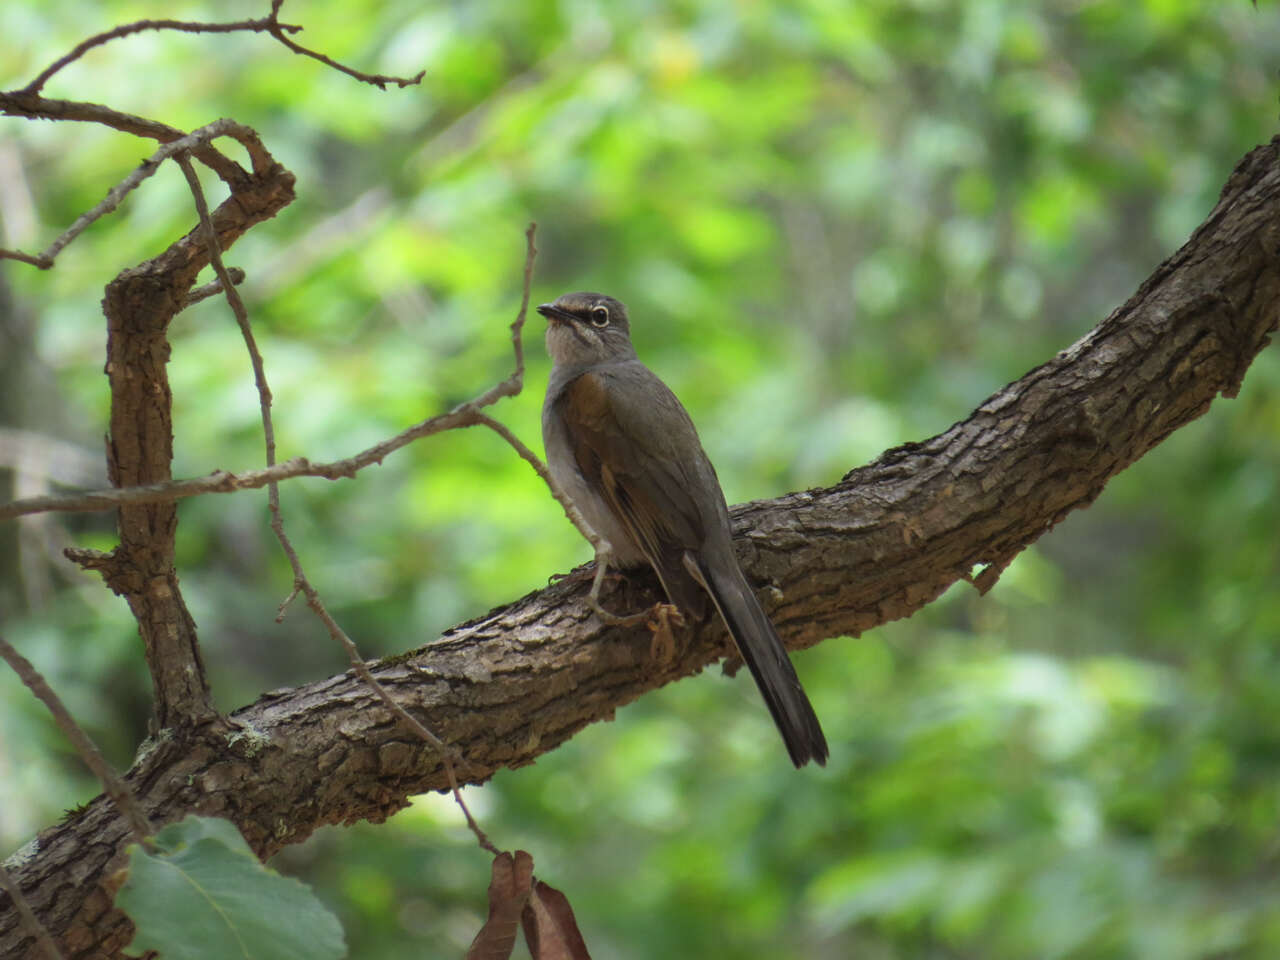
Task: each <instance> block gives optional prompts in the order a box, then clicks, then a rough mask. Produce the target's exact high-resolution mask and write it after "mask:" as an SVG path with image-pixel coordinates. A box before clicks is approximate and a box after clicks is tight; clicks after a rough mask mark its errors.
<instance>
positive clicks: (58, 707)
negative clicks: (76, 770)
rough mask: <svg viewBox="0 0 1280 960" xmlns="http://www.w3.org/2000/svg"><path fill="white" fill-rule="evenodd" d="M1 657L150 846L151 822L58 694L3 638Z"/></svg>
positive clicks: (133, 829) (28, 661)
mask: <svg viewBox="0 0 1280 960" xmlns="http://www.w3.org/2000/svg"><path fill="white" fill-rule="evenodd" d="M0 657H2V658H3V659H4V661H5V662H6V663H8V664H9V666H10V667H12V668H13V671H14V673H16V674H17V675H18V677H19V679H21V680H22V682H23V683H24V684H26V687H27V689H28V690H30V691H31V692H32V693H34V694H35V695H36V697H37V698H38V699H39V700H40V702H41V703H43V704H44V705H45V706H46V707H48V708H49V712H50V713H51V714H53V722H54V723H56V724H57V725H58V729H59V730H61V731H62V733H63V735H64V736H65V737H66V738H67V739H68V740H70V741H71V745H72V746H73V747H75V749H76V753H78V754H80V759H82V760H83V761H84V762H85V765H86V766H87V767H88V768H89V769H90V770H92V771H93V774H94V776H96V777H97V778H98V779H99V780H100V781H101V782H102V788H103V790H104V791H106V794H107V796H109V797H110V798H111V800H112V802H113V803H114V804H115V805H116V807H117V808H118V809H119V810H120V814H121V815H122V816H123V817H124V819H125V822H126V823H128V824H129V827H130V829H131V830H132V831H133V835H134V836H135V837H136V838H137V840H138V842H139V843H142V844H149V843H150V840H148V839H147V838H148V837H149V836H150V835H151V832H152V829H151V821H150V820H148V819H147V815H146V814H145V813H144V812H143V811H142V808H141V807H140V806H138V801H137V800H136V799H134V796H133V794H132V793H131V792H130V791H129V788H128V787H126V786H125V785H124V781H123V780H121V779H120V778H119V777H118V776H117V775H116V773H115V771H114V770H112V769H111V765H110V764H108V763H107V761H106V759H105V758H104V757H103V756H102V754H101V753H100V752H99V750H98V748H97V747H96V746H95V745H94V743H93V741H92V740H90V739H89V735H88V734H87V733H85V732H84V731H83V730H82V729H81V728H80V725H79V724H78V723H76V721H75V718H74V717H72V716H71V714H70V712H69V711H68V710H67V708H66V706H65V705H64V704H63V703H62V701H61V700H60V699H59V698H58V695H57V694H56V693H54V692H53V690H52V688H50V686H49V684H47V683H46V682H45V679H44V677H42V676H41V675H40V672H39V671H38V670H36V668H35V667H33V666H32V665H31V661H30V660H28V659H27V658H26V657H24V656H23V655H22V654H20V653H19V652H18V651H17V650H15V649H14V648H13V645H12V644H10V643H9V641H8V640H6V639H5V638H4V637H0Z"/></svg>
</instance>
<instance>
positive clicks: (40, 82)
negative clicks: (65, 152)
mask: <svg viewBox="0 0 1280 960" xmlns="http://www.w3.org/2000/svg"><path fill="white" fill-rule="evenodd" d="M301 29H302V28H301V27H299V26H295V25H293V24H289V23H280V22H279V21H278V20H277V19H276V11H275V10H272V12H271V16H270V17H264V18H263V19H261V20H238V21H236V22H235V23H193V22H190V21H186V20H138V21H136V22H134V23H126V24H124V25H123V26H119V27H116V28H115V29H114V30H107V31H105V32H104V33H99V34H95V35H94V36H92V37H90V38H89V39H88V40H84V41H82V42H81V43H79V44H77V45H76V47H75V48H74V49H73V50H72V51H71V52H70V53H68V54H66V55H65V56H62V57H59V58H58V59H57V60H55V61H54V62H53V63H51V64H50V65H49V66H48V67H46V68H45V69H44V70H43V71H41V73H40V75H39V76H37V77H36V78H35V79H34V80H32V81H31V82H30V83H29V84H27V85H26V86H25V87H23V88H22V92H23V93H33V94H34V93H39V92H40V88H41V87H43V86H44V85H45V84H46V83H48V82H49V78H50V77H52V76H53V75H54V74H55V73H57V72H58V71H59V70H61V69H62V68H63V67H65V66H67V65H68V64H70V63H74V62H75V61H76V60H79V59H80V58H81V57H82V56H84V55H85V54H86V53H88V52H89V51H90V50H92V49H93V48H94V47H100V46H102V45H103V44H104V43H108V42H110V41H111V40H118V39H119V38H120V37H127V36H130V35H131V34H135V33H141V32H142V31H144V30H180V31H182V32H183V33H235V32H237V31H241V30H252V31H255V32H258V33H264V32H266V33H274V32H275V31H276V30H282V31H284V30H287V31H288V32H289V33H297V32H298V31H299V30H301Z"/></svg>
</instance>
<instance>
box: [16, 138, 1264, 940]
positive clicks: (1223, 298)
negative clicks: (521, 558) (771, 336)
mask: <svg viewBox="0 0 1280 960" xmlns="http://www.w3.org/2000/svg"><path fill="white" fill-rule="evenodd" d="M1278 161H1280V140H1278V141H1273V142H1272V143H1271V144H1269V145H1267V146H1263V147H1259V148H1258V149H1256V150H1254V151H1253V152H1252V153H1250V154H1249V155H1248V156H1247V157H1246V158H1245V159H1244V160H1243V161H1242V162H1241V163H1240V165H1239V167H1238V168H1237V169H1236V171H1235V173H1234V174H1233V175H1232V177H1231V179H1230V180H1229V181H1228V183H1227V185H1226V187H1225V188H1224V190H1223V194H1222V197H1221V199H1220V200H1219V202H1218V204H1217V206H1216V207H1215V208H1214V210H1213V212H1212V213H1211V214H1210V216H1209V218H1208V219H1207V220H1206V221H1205V223H1204V224H1203V225H1202V226H1201V227H1200V228H1199V229H1198V230H1197V231H1196V232H1195V234H1194V235H1193V236H1192V238H1191V239H1190V240H1189V241H1188V243H1187V244H1186V245H1185V246H1184V247H1183V248H1182V249H1181V250H1179V251H1178V252H1177V253H1176V254H1174V255H1173V256H1172V257H1170V258H1169V259H1168V260H1167V261H1166V262H1165V263H1163V264H1162V265H1161V266H1160V267H1159V268H1158V269H1157V270H1156V271H1155V273H1154V274H1153V275H1152V276H1151V277H1150V278H1149V279H1148V280H1147V281H1146V282H1145V283H1144V284H1143V285H1142V287H1141V288H1140V289H1139V290H1138V291H1137V293H1135V294H1134V296H1133V297H1132V298H1131V299H1130V300H1129V301H1128V302H1127V303H1126V304H1124V306H1122V307H1120V308H1119V309H1118V310H1116V311H1115V312H1114V313H1113V314H1112V315H1111V316H1109V317H1108V318H1107V319H1106V320H1104V321H1103V322H1102V323H1101V324H1099V325H1098V327H1096V328H1095V329H1094V330H1093V331H1091V332H1090V333H1089V334H1087V335H1086V336H1085V337H1083V338H1082V339H1081V340H1080V341H1078V342H1077V343H1075V344H1074V345H1072V346H1071V347H1069V348H1068V349H1066V350H1064V351H1062V352H1061V353H1059V354H1058V355H1057V356H1056V357H1054V358H1053V359H1052V360H1050V361H1049V362H1048V363H1046V364H1044V365H1042V366H1040V367H1037V368H1036V369H1034V370H1032V371H1031V372H1029V373H1028V374H1027V375H1026V376H1024V377H1023V378H1021V379H1020V380H1018V381H1017V382H1015V383H1012V384H1010V385H1008V386H1007V387H1004V388H1003V389H1001V390H999V391H998V392H996V393H995V394H994V395H993V396H991V397H990V398H989V399H988V400H987V401H986V402H985V403H983V404H982V405H981V406H980V407H979V408H978V409H977V410H976V411H974V412H973V414H972V415H971V416H970V417H968V418H967V419H966V420H964V421H962V422H959V423H957V424H955V425H954V426H953V427H951V428H950V429H949V430H947V431H946V432H944V433H942V434H940V435H938V436H937V437H934V438H932V439H930V440H927V441H924V442H922V443H913V444H907V445H905V446H902V447H898V448H895V449H893V450H890V451H888V452H886V453H885V454H883V455H882V456H881V457H880V458H879V459H877V460H876V461H875V462H874V463H871V464H870V465H868V466H865V467H861V468H859V469H857V470H854V471H852V472H850V473H849V474H848V475H847V476H846V477H845V478H844V479H843V480H841V481H840V482H839V483H838V484H836V485H835V486H832V487H830V488H827V489H821V490H810V491H804V492H798V493H793V494H790V495H788V496H785V497H781V498H778V499H776V500H770V501H762V502H757V503H751V504H747V505H744V506H741V507H739V508H737V509H735V510H734V512H733V513H734V523H735V530H736V533H737V536H738V541H737V542H738V546H739V548H740V553H741V556H742V558H743V561H744V566H745V568H746V570H747V572H748V574H749V575H750V576H752V577H754V578H755V579H756V580H757V581H767V582H771V583H772V584H774V585H775V586H776V587H777V590H776V591H769V592H768V593H769V595H768V596H766V598H765V599H766V605H767V606H768V608H769V609H770V612H771V614H772V616H773V617H774V618H775V621H776V623H777V625H778V629H779V632H780V634H781V635H782V636H783V638H784V639H785V640H786V642H787V643H788V644H789V645H790V646H792V647H805V646H810V645H812V644H815V643H817V642H819V641H820V640H822V639H824V638H826V637H831V636H836V635H840V634H854V635H856V634H857V633H859V632H860V631H862V630H866V629H868V628H870V627H873V626H876V625H878V624H881V623H884V622H886V621H889V620H893V619H897V618H900V617H905V616H908V615H910V614H911V613H913V612H914V611H915V610H917V609H919V608H920V607H921V606H923V605H924V604H926V603H928V602H929V601H930V600H932V599H933V598H934V597H936V596H938V595H939V594H940V593H941V592H942V591H943V590H945V589H946V588H947V587H948V586H949V585H950V584H951V583H953V582H955V580H957V579H961V578H964V579H969V578H970V577H971V575H972V573H973V571H974V570H975V568H976V567H978V566H982V571H981V572H980V573H978V574H977V576H976V577H973V582H974V584H975V586H976V587H977V588H978V589H980V590H984V591H985V590H987V589H989V588H990V587H991V586H992V585H993V584H994V583H995V581H996V579H997V578H998V576H999V573H1000V571H1001V570H1003V569H1004V568H1005V566H1007V564H1008V563H1009V561H1010V560H1011V559H1012V558H1013V557H1014V556H1015V555H1016V554H1017V553H1018V552H1019V551H1020V550H1021V549H1022V548H1024V547H1025V546H1027V545H1028V544H1030V543H1032V542H1033V541H1035V540H1036V539H1037V538H1039V537H1040V536H1041V535H1043V534H1044V533H1046V532H1047V531H1048V530H1050V529H1052V527H1053V526H1054V525H1055V524H1057V523H1058V522H1059V521H1060V520H1062V519H1063V517H1065V516H1066V514H1067V513H1068V512H1069V511H1071V510H1072V509H1075V508H1077V507H1082V506H1087V505H1088V504H1090V503H1091V502H1092V501H1093V500H1094V499H1095V498H1096V497H1097V496H1098V494H1099V493H1100V492H1101V490H1102V488H1103V486H1104V485H1105V483H1106V482H1107V480H1108V479H1109V478H1110V477H1112V476H1114V475H1115V474H1116V473H1118V472H1119V471H1120V470H1122V469H1124V468H1125V467H1126V466H1128V465H1129V464H1130V463H1132V462H1134V461H1135V460H1137V459H1138V458H1139V457H1141V456H1142V455H1143V454H1144V453H1146V452H1147V451H1148V450H1150V449H1151V448H1152V447H1154V446H1156V445H1157V444H1158V443H1160V441H1161V440H1163V439H1164V438H1165V437H1166V436H1168V435H1169V434H1170V433H1171V432H1172V431H1173V430H1175V429H1177V428H1178V427H1179V426H1181V425H1182V424H1185V423H1187V422H1189V421H1190V420H1192V419H1194V418H1196V417H1198V416H1200V415H1201V414H1203V413H1204V412H1205V411H1206V410H1207V409H1208V407H1209V404H1210V403H1211V401H1212V400H1213V399H1214V398H1215V397H1216V396H1217V395H1218V394H1223V395H1224V396H1228V397H1230V396H1234V395H1235V394H1236V392H1237V391H1238V390H1239V388H1240V384H1241V380H1242V378H1243V376H1244V373H1245V371H1246V369H1247V368H1248V366H1249V364H1250V363H1251V362H1252V360H1253V358H1254V357H1255V356H1256V355H1257V353H1258V352H1259V351H1260V350H1261V349H1262V348H1263V347H1264V346H1265V345H1266V344H1267V343H1268V339H1269V338H1268V335H1269V333H1270V332H1271V331H1273V330H1274V329H1275V328H1276V326H1277V322H1278V319H1280V257H1277V253H1278V252H1280V231H1278V225H1280V162H1278ZM585 589H586V587H585V584H583V583H580V582H563V583H559V584H556V585H554V586H551V587H549V588H547V589H546V590H542V591H539V592H537V593H533V594H530V595H528V596H526V597H523V598H521V599H520V600H517V601H515V602H513V603H511V604H508V605H506V606H503V607H501V608H499V609H496V610H494V611H492V612H490V613H489V614H487V615H485V616H484V617H481V618H479V619H477V620H475V621H472V622H470V623H466V624H462V625H460V626H458V627H456V628H454V629H452V630H450V631H448V632H447V633H446V634H445V635H444V636H442V637H441V638H439V639H438V640H436V641H434V642H432V643H430V644H428V645H426V646H424V647H422V648H419V649H417V650H414V651H411V652H410V653H408V654H405V655H403V656H400V657H396V658H391V659H389V660H386V661H383V662H381V663H380V664H378V665H377V666H376V667H375V669H374V673H375V675H376V676H377V677H378V679H379V680H381V681H382V682H383V683H384V684H386V685H387V686H388V687H389V688H390V689H391V690H392V692H393V693H394V694H395V696H396V697H397V698H398V699H399V700H400V701H401V702H402V703H403V704H404V705H405V706H406V707H407V708H408V709H409V710H410V711H411V712H413V713H414V714H415V715H416V716H418V717H420V718H421V719H422V721H423V722H424V723H425V724H427V726H429V727H430V728H431V729H432V730H434V731H435V732H436V733H437V734H438V735H439V736H441V737H442V738H443V739H444V740H446V741H448V742H450V743H453V744H455V745H457V747H458V748H459V749H460V751H461V753H462V755H463V756H464V757H465V760H464V761H463V763H462V765H461V767H460V768H459V770H458V774H459V776H460V777H461V778H463V779H465V780H467V781H469V782H481V781H484V780H486V779H487V778H488V777H490V776H492V775H493V773H494V772H495V771H496V770H498V769H500V768H502V767H518V766H521V765H523V764H526V763H529V762H531V761H532V760H534V759H535V758H536V757H537V756H539V755H540V754H542V753H544V752H546V751H548V750H551V749H553V748H554V747H556V746H557V745H558V744H560V743H562V742H563V741H564V740H566V739H567V738H568V737H570V736H572V735H573V734H574V733H575V732H576V731H578V730H580V729H581V728H582V727H584V726H585V725H586V724H588V723H592V722H595V721H597V720H601V719H606V718H608V717H610V716H612V714H613V712H614V711H615V710H616V709H617V708H618V707H620V706H622V705H624V704H626V703H628V702H630V701H632V700H634V699H635V698H637V697H639V696H641V695H643V694H644V693H645V692H647V691H649V690H652V689H654V688H656V687H659V686H661V685H663V684H665V683H668V682H670V681H672V680H675V679H678V678H680V677H683V676H687V675H689V674H691V673H695V672H697V671H699V670H701V669H702V668H703V667H705V666H707V665H708V664H709V663H711V662H712V661H714V660H716V659H717V658H719V657H721V656H722V655H723V654H724V653H725V650H726V648H725V645H724V637H723V633H722V631H721V630H720V629H719V628H718V627H717V626H715V625H710V626H707V627H705V628H703V629H702V630H700V631H699V632H697V633H696V634H695V635H694V637H693V638H692V640H691V641H690V642H689V643H687V644H685V645H683V646H682V647H681V649H679V650H678V651H677V652H676V654H675V656H674V657H673V658H672V659H670V660H668V661H665V662H664V661H657V660H655V658H654V656H653V654H652V651H651V643H650V634H649V633H648V631H647V630H645V629H644V628H643V627H640V628H636V629H624V630H620V629H616V628H608V627H603V626H601V625H600V623H599V622H598V621H597V620H596V619H595V618H594V617H593V616H592V615H591V614H590V613H589V612H588V610H587V607H586V604H585V602H584V593H585ZM618 589H621V590H627V589H631V588H629V587H626V586H624V587H621V588H618ZM636 589H637V590H638V591H639V593H640V594H642V596H637V595H636V593H635V592H632V593H630V594H629V595H628V599H629V601H630V602H631V603H634V604H636V605H638V604H640V603H643V602H651V601H653V600H654V599H656V593H655V585H654V584H653V583H652V582H645V581H644V580H640V581H639V582H638V586H636ZM609 602H610V603H612V604H613V605H614V606H615V608H616V607H618V606H619V605H620V604H622V603H623V601H622V599H621V595H619V596H615V597H614V598H613V599H612V600H611V601H609ZM233 719H234V720H236V721H237V722H238V723H239V724H240V725H241V729H240V730H238V731H235V732H232V733H227V732H226V731H225V729H222V728H220V727H218V726H217V725H207V726H205V727H202V728H200V729H196V730H192V729H188V730H185V731H179V733H180V734H181V736H182V739H180V740H179V739H177V738H176V737H177V734H175V733H173V732H167V733H166V734H163V735H162V738H161V739H160V740H158V741H156V742H154V743H151V744H149V746H148V749H147V750H145V751H144V752H143V753H142V754H140V756H139V758H138V760H137V762H136V763H135V765H134V767H133V769H132V770H131V771H130V773H129V781H130V783H131V784H132V786H133V788H134V789H135V790H136V791H137V793H138V795H139V797H140V798H141V800H142V802H143V804H144V806H145V807H146V809H147V811H148V813H149V814H150V815H151V816H152V817H153V818H154V820H155V821H156V822H157V823H158V824H159V823H164V822H167V821H171V820H174V819H177V818H179V817H181V816H183V815H185V814H187V813H189V812H198V813H204V814H216V815H222V816H226V817H229V818H231V819H232V820H234V821H235V822H236V823H237V824H238V825H239V826H240V828H241V829H242V831H243V832H244V834H245V836H246V837H247V839H248V840H249V842H250V843H251V844H252V845H253V846H254V848H255V849H256V850H257V851H258V852H259V853H260V854H262V855H264V856H266V855H269V854H271V853H272V852H274V851H276V850H278V849H279V848H280V847H282V846H284V845H286V844H289V843H294V842H297V841H300V840H302V839H303V838H305V837H306V836H307V835H308V834H310V832H311V831H312V830H314V829H315V828H316V827H318V826H320V825H323V824H330V823H352V822H355V821H357V820H362V819H367V820H374V821H380V820H382V819H384V818H385V817H387V816H389V815H390V814H391V813H394V812H395V811H396V810H398V809H400V808H401V807H403V806H404V805H405V803H406V797H408V796H410V795H412V794H415V793H420V792H423V791H427V790H439V789H442V788H443V787H444V786H445V778H444V774H443V771H442V769H441V766H440V764H439V763H438V761H437V759H436V757H435V756H434V755H433V752H432V751H431V750H429V749H428V748H427V747H426V746H425V745H423V744H422V743H420V742H418V741H416V740H415V739H414V738H413V737H411V736H410V735H408V734H406V733H405V732H404V731H403V730H402V729H401V728H400V727H398V726H397V724H396V722H395V721H394V720H393V718H392V717H391V716H390V714H389V713H388V711H387V710H386V709H385V708H384V707H383V706H382V705H381V704H380V702H379V701H378V699H377V697H376V696H375V695H374V694H373V693H372V692H371V691H370V690H369V689H367V688H366V687H365V686H363V685H362V684H361V683H360V682H359V681H358V680H357V679H355V678H354V677H353V675H352V674H351V673H345V674H342V675H339V676H335V677H331V678H329V679H327V680H324V681H322V682H319V683H313V684H308V685H305V686H301V687H296V688H293V689H289V690H284V691H278V692H273V693H270V694H266V695H264V696H263V697H262V698H260V699H259V700H258V701H257V702H256V703H254V704H252V705H251V706H248V707H245V708H244V709H242V710H240V711H238V712H237V713H236V714H235V715H234V718H233ZM831 733H832V734H833V736H832V741H833V744H834V747H835V749H837V750H838V749H839V739H840V738H839V731H831ZM779 760H780V762H782V761H784V758H783V757H782V755H781V752H780V753H779ZM124 840H125V828H124V826H123V824H122V823H121V821H120V819H119V817H118V816H117V814H116V812H115V810H114V809H113V808H112V807H111V806H110V805H109V804H108V803H106V802H105V801H104V800H103V799H102V798H99V799H98V800H95V801H94V802H93V803H91V804H89V805H88V807H87V808H85V809H83V810H81V811H79V812H77V813H75V814H73V815H71V816H69V817H68V818H67V819H66V820H65V821H64V822H63V823H61V824H58V825H57V826H54V827H51V828H49V829H47V830H45V831H44V832H43V833H41V834H40V836H39V837H37V838H36V840H35V841H33V842H32V844H30V845H28V847H27V848H25V849H24V850H23V851H21V852H20V853H19V854H18V855H16V856H15V857H14V858H13V859H12V861H11V863H10V866H11V869H12V870H13V871H14V872H15V874H16V876H17V877H18V879H19V881H20V883H21V885H22V888H23V890H24V891H25V892H26V894H27V896H28V897H29V898H30V900H31V901H32V904H33V906H34V907H35V908H36V910H37V912H38V913H39V914H40V916H41V918H42V919H43V920H44V922H45V923H46V924H47V925H48V926H49V928H50V929H51V930H52V931H53V932H54V933H55V935H56V936H58V937H59V938H60V939H61V941H62V942H63V944H64V945H65V947H66V949H67V951H68V953H69V954H70V955H71V956H74V957H77V958H81V957H99V956H111V955H113V954H114V953H115V952H116V951H118V949H119V948H120V946H121V945H122V944H123V943H124V942H126V941H127V939H128V937H129V935H130V931H129V925H128V922H127V920H125V919H124V918H123V917H122V915H120V914H119V913H118V912H116V911H114V910H112V909H111V907H110V899H111V897H110V894H111V890H110V886H111V882H110V879H109V878H110V876H111V871H113V870H115V869H116V868H117V867H118V866H119V864H120V856H121V852H122V845H123V843H124ZM0 908H3V912H2V913H0V956H5V957H9V956H33V955H34V954H33V952H32V950H33V947H32V943H31V941H30V940H29V939H27V938H26V936H25V934H24V933H23V932H22V931H21V930H19V929H18V928H17V927H16V919H15V916H14V913H13V911H12V909H11V908H10V907H9V905H8V903H7V900H2V901H0Z"/></svg>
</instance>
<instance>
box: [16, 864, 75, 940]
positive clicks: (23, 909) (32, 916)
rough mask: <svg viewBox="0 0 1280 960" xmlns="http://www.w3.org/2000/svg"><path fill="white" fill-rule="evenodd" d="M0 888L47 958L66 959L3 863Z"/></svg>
mask: <svg viewBox="0 0 1280 960" xmlns="http://www.w3.org/2000/svg"><path fill="white" fill-rule="evenodd" d="M0 890H4V892H5V893H7V894H9V899H10V900H12V901H13V905H14V906H15V907H16V908H17V910H18V917H19V919H20V920H21V921H22V925H23V926H25V927H26V928H27V933H29V934H31V935H32V936H33V937H35V938H36V943H38V944H40V950H41V951H42V952H43V953H44V955H45V957H46V958H47V960H67V955H66V954H65V953H63V952H62V948H61V947H59V946H58V945H57V943H55V942H54V939H53V937H52V936H51V935H50V933H49V931H48V930H46V929H45V926H44V924H43V923H41V922H40V918H39V917H37V916H36V913H35V911H34V910H32V909H31V904H30V903H28V902H27V898H26V897H24V896H23V895H22V890H21V889H19V887H18V882H17V881H16V880H14V879H13V877H12V876H10V875H9V871H8V870H6V869H5V868H4V866H3V864H0Z"/></svg>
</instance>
